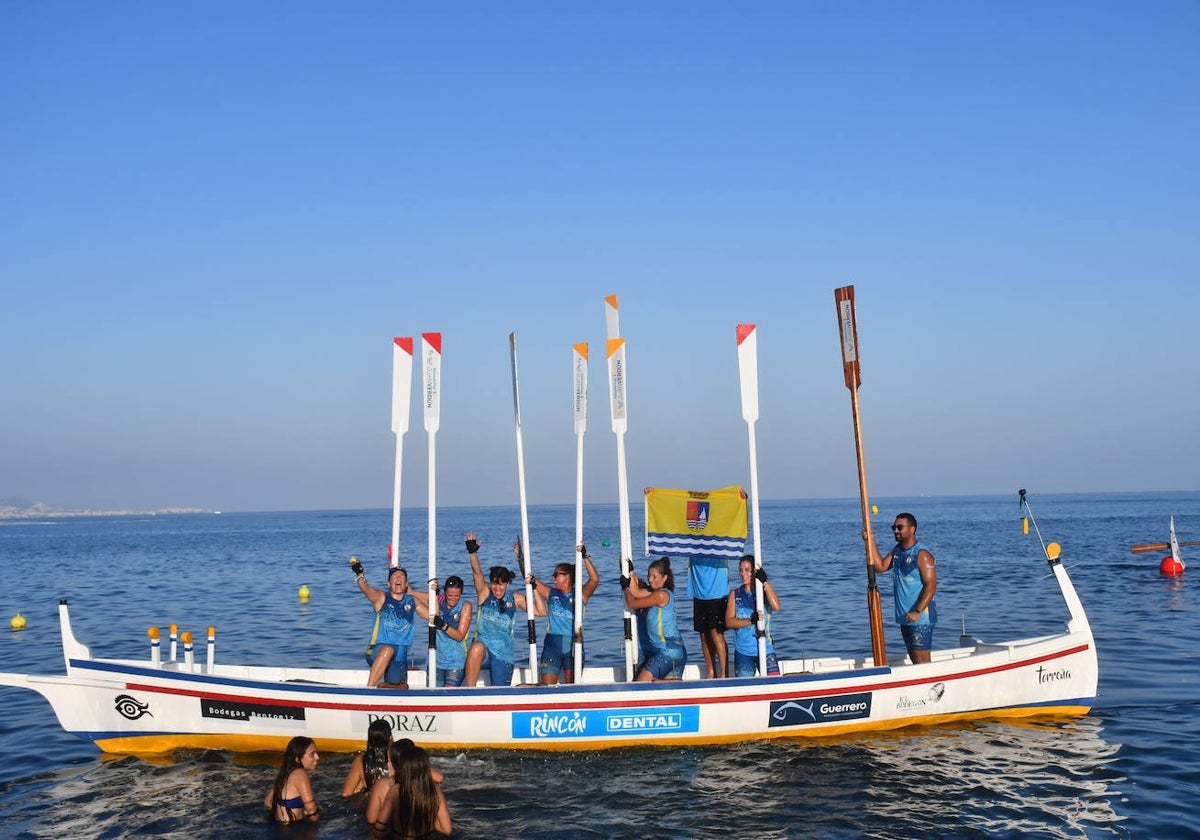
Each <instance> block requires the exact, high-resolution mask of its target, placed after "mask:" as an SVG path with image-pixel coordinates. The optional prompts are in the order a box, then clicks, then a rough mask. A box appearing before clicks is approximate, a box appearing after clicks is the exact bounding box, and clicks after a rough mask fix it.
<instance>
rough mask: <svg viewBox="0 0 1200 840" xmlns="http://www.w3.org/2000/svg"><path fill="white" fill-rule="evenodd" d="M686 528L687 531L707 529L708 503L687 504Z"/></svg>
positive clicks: (691, 502)
mask: <svg viewBox="0 0 1200 840" xmlns="http://www.w3.org/2000/svg"><path fill="white" fill-rule="evenodd" d="M687 526H688V530H689V531H703V530H704V529H705V528H707V527H708V502H696V501H690V502H688V503H687Z"/></svg>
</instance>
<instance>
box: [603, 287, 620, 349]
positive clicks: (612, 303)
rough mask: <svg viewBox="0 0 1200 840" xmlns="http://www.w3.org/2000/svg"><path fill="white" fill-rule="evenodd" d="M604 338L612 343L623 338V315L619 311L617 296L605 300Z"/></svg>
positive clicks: (610, 296)
mask: <svg viewBox="0 0 1200 840" xmlns="http://www.w3.org/2000/svg"><path fill="white" fill-rule="evenodd" d="M604 337H605V338H607V339H609V340H610V341H611V340H612V339H614V338H620V337H621V315H620V313H619V312H618V311H617V296H616V295H609V296H608V297H606V298H605V299H604Z"/></svg>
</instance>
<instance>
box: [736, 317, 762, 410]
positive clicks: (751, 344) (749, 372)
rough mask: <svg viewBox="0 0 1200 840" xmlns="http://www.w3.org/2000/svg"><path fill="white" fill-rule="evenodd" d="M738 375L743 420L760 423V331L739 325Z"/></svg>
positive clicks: (745, 325)
mask: <svg viewBox="0 0 1200 840" xmlns="http://www.w3.org/2000/svg"><path fill="white" fill-rule="evenodd" d="M737 348H738V374H739V378H740V379H741V383H742V419H743V420H745V421H746V422H747V423H755V422H757V421H758V329H757V328H756V327H755V325H754V324H738V325H737Z"/></svg>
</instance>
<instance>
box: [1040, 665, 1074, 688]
mask: <svg viewBox="0 0 1200 840" xmlns="http://www.w3.org/2000/svg"><path fill="white" fill-rule="evenodd" d="M1037 677H1038V684H1039V685H1042V684H1044V683H1048V682H1061V681H1064V680H1069V679H1071V669H1070V668H1058V669H1057V670H1054V671H1047V670H1046V669H1045V668H1044V667H1043V666H1041V665H1039V666H1038V669H1037Z"/></svg>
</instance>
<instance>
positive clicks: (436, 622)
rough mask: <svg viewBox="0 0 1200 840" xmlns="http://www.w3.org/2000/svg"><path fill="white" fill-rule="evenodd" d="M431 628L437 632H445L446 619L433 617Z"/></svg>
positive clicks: (438, 616)
mask: <svg viewBox="0 0 1200 840" xmlns="http://www.w3.org/2000/svg"><path fill="white" fill-rule="evenodd" d="M433 626H434V627H436V628H437V629H439V630H445V629H446V627H447V624H446V619H444V618H442V617H441V616H440V615H435V616H434V617H433Z"/></svg>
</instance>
